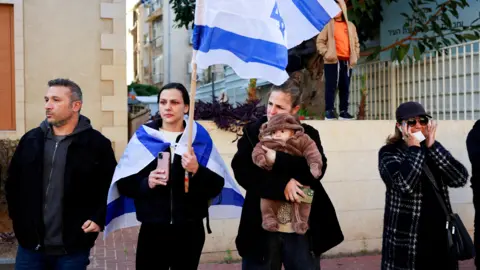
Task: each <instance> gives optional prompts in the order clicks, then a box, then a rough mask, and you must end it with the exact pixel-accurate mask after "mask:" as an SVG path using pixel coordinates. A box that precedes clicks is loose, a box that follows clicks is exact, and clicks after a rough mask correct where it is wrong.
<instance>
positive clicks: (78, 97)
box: [48, 78, 83, 103]
mask: <svg viewBox="0 0 480 270" xmlns="http://www.w3.org/2000/svg"><path fill="white" fill-rule="evenodd" d="M52 86H64V87H68V89H70V92H71V94H72V99H71V102H73V101H80V102H82V103H83V94H82V89H80V86H78V84H76V83H75V82H73V81H71V80H69V79H62V78H58V79H53V80H50V81H48V87H52Z"/></svg>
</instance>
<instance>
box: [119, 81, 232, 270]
mask: <svg viewBox="0 0 480 270" xmlns="http://www.w3.org/2000/svg"><path fill="white" fill-rule="evenodd" d="M189 104H190V98H189V96H188V92H187V89H185V87H184V86H183V85H182V84H179V83H170V84H167V85H165V86H164V87H163V88H162V89H160V91H159V93H158V105H159V116H160V117H159V118H157V119H154V120H152V121H151V122H149V123H147V124H146V126H148V127H150V128H152V129H156V130H159V131H160V132H161V134H162V137H163V138H164V140H165V141H166V142H169V143H170V145H171V147H170V149H167V150H166V151H165V152H160V153H159V155H158V159H157V160H154V161H152V162H151V163H150V164H149V165H147V166H146V167H145V168H143V169H142V170H141V171H139V172H138V173H136V174H134V175H132V176H129V177H126V178H123V179H120V180H118V184H117V185H118V190H119V192H120V193H121V194H122V195H125V196H127V197H130V198H133V199H134V200H135V208H136V213H137V219H138V221H140V222H141V223H142V225H141V227H140V233H139V236H138V244H137V255H136V269H139V270H142V269H165V270H167V269H173V270H176V269H178V270H194V269H197V267H198V264H199V261H200V255H201V253H202V249H203V245H204V243H205V230H204V226H203V219H204V218H205V217H206V216H207V214H208V203H209V200H210V199H211V198H214V197H216V196H217V195H218V194H219V193H220V192H221V190H222V188H223V185H224V179H223V178H222V177H221V176H219V175H218V174H216V173H215V172H213V171H211V170H210V169H208V168H206V167H204V166H201V165H199V163H198V160H197V157H196V156H195V154H194V153H193V152H191V153H189V152H186V153H185V154H183V156H180V155H177V154H174V150H175V147H176V144H177V142H178V141H179V139H180V137H181V136H182V134H183V132H184V130H185V126H186V123H185V121H184V115H185V114H187V113H188V110H189ZM186 172H187V173H188V174H190V175H191V177H190V182H189V191H188V193H185V183H184V179H185V173H186Z"/></svg>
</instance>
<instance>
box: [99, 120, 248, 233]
mask: <svg viewBox="0 0 480 270" xmlns="http://www.w3.org/2000/svg"><path fill="white" fill-rule="evenodd" d="M187 123H188V121H187ZM193 123H194V125H193V134H192V135H193V138H194V139H193V142H192V146H193V149H194V152H195V155H196V156H197V160H198V163H199V164H200V165H202V166H206V167H207V168H209V169H210V170H212V171H213V172H215V173H217V174H218V175H220V176H222V177H223V178H224V179H225V185H224V187H223V190H222V192H221V194H220V195H219V196H217V197H216V198H215V199H214V200H213V202H212V205H211V206H210V208H209V214H210V218H211V219H228V218H239V217H240V214H241V208H242V206H243V201H244V198H243V196H242V194H241V192H240V189H239V188H238V186H237V184H236V182H235V180H234V179H233V178H232V177H231V175H230V173H229V171H228V167H227V165H226V164H225V162H224V161H223V159H222V157H221V156H220V154H219V153H218V151H217V149H216V148H215V145H214V144H213V141H212V138H211V137H210V135H209V134H208V132H207V130H205V128H204V127H202V126H201V125H200V124H198V123H197V122H195V121H194V122H193ZM188 128H189V126H188V124H187V127H186V128H185V131H184V133H183V135H182V137H181V138H180V140H179V141H178V143H177V147H176V149H175V154H178V155H182V154H183V153H185V152H186V151H187V140H188ZM168 147H170V143H168V142H165V140H164V138H163V136H162V134H161V132H159V131H158V130H155V129H152V128H149V127H147V126H145V125H142V126H140V128H138V130H137V131H136V132H135V134H134V135H133V136H132V138H131V139H130V141H129V142H128V145H127V147H126V149H125V152H124V153H123V156H122V157H121V159H120V161H119V162H118V165H117V167H116V169H115V173H114V175H113V180H112V184H111V186H110V190H109V192H108V200H107V218H106V226H105V232H104V239H105V238H107V236H108V234H109V233H110V232H113V231H115V230H118V229H122V228H127V227H132V226H137V225H140V222H139V221H138V220H137V218H136V214H135V205H134V202H133V199H131V198H127V197H125V196H123V195H121V194H119V192H118V189H117V186H116V183H117V181H118V180H119V179H122V178H124V177H127V176H130V175H133V174H136V173H138V172H139V171H141V170H142V169H143V168H145V166H147V165H148V164H150V163H151V162H152V161H153V160H154V159H156V157H157V155H158V153H159V152H162V151H164V150H165V149H167V148H168Z"/></svg>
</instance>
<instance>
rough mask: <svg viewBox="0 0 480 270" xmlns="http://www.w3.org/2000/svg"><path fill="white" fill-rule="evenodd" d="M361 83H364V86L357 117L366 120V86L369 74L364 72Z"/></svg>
mask: <svg viewBox="0 0 480 270" xmlns="http://www.w3.org/2000/svg"><path fill="white" fill-rule="evenodd" d="M360 80H361V83H362V88H361V89H360V95H361V99H360V104H359V105H358V113H357V119H358V120H365V117H366V114H367V108H366V107H367V87H366V80H367V76H366V75H365V74H363V75H362V76H361V77H360Z"/></svg>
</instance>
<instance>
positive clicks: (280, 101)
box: [232, 80, 344, 270]
mask: <svg viewBox="0 0 480 270" xmlns="http://www.w3.org/2000/svg"><path fill="white" fill-rule="evenodd" d="M299 101H300V90H299V88H298V85H297V83H292V82H291V80H289V81H287V82H286V83H285V84H284V85H281V86H275V87H274V88H272V92H271V93H270V96H269V100H268V107H267V116H265V117H263V118H261V119H259V120H258V121H256V122H251V123H249V124H247V125H246V126H245V127H244V129H243V136H242V138H240V140H239V141H238V143H237V153H236V154H235V156H234V157H233V160H232V169H233V172H234V174H235V178H236V180H237V181H238V183H239V184H240V185H241V186H242V187H243V188H244V189H245V190H246V192H247V193H246V196H245V202H244V204H243V209H242V216H241V219H240V225H239V228H238V235H237V238H236V245H237V250H238V252H239V254H240V256H242V259H243V261H242V267H243V268H242V269H244V270H267V269H280V267H281V265H282V264H283V265H284V266H285V269H286V270H290V269H302V270H313V269H316V270H318V269H320V262H319V260H320V255H321V254H322V253H324V252H325V251H327V250H329V249H331V248H333V247H334V246H336V245H338V244H339V243H341V242H342V241H343V239H344V237H343V234H342V231H341V228H340V225H339V223H338V219H337V216H336V213H335V209H334V207H333V204H332V202H331V201H330V198H329V197H328V195H327V193H326V192H325V189H324V188H323V186H322V184H321V183H320V179H315V178H314V177H313V176H312V174H311V172H310V168H309V166H308V164H307V162H306V159H305V158H304V157H298V156H292V155H289V154H286V153H283V152H275V151H273V150H272V151H273V152H275V153H274V154H273V155H275V158H274V162H273V167H272V170H271V171H267V170H264V169H262V168H260V167H258V166H257V165H255V164H254V163H253V160H252V151H253V149H254V147H255V145H256V144H257V143H258V141H259V139H258V135H259V130H260V127H261V125H262V124H263V123H265V122H266V121H267V118H269V117H271V116H273V115H275V114H277V113H290V114H296V113H297V112H298V109H299ZM302 127H303V128H304V130H305V133H306V134H307V135H309V136H310V138H312V140H314V141H315V143H316V145H317V147H318V150H319V151H320V153H321V154H322V159H323V168H322V176H321V177H323V176H324V175H325V170H326V166H327V159H326V157H325V154H324V153H323V147H322V144H321V142H320V136H319V134H318V131H317V130H316V129H315V128H313V127H311V126H309V125H306V124H302ZM267 155H268V153H267ZM301 185H307V186H310V187H311V188H312V189H313V190H314V192H315V193H314V196H313V202H312V206H311V210H310V217H309V225H310V229H309V230H308V231H307V233H306V235H300V234H296V233H285V232H267V231H265V230H264V229H263V228H262V216H261V210H260V198H266V199H271V200H281V201H298V199H299V196H302V194H303V193H302V191H301V190H300V188H299V187H300V186H301ZM287 198H288V199H287Z"/></svg>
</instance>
